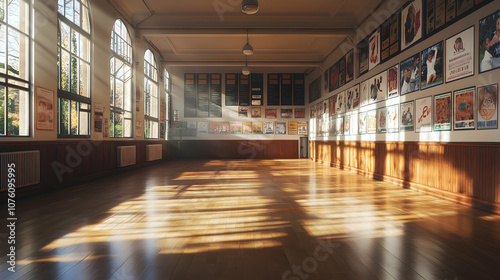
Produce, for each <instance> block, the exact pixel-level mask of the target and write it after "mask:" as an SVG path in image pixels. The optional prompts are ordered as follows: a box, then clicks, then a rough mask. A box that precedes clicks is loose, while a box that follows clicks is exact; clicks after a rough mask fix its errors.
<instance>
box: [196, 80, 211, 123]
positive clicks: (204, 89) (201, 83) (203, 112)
mask: <svg viewBox="0 0 500 280" xmlns="http://www.w3.org/2000/svg"><path fill="white" fill-rule="evenodd" d="M209 110H210V79H209V77H208V74H198V117H208V116H209Z"/></svg>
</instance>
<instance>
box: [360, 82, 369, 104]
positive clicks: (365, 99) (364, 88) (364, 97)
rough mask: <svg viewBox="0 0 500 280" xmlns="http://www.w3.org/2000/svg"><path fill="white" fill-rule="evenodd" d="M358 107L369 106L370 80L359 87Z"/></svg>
mask: <svg viewBox="0 0 500 280" xmlns="http://www.w3.org/2000/svg"><path fill="white" fill-rule="evenodd" d="M359 90H360V95H359V105H360V107H362V106H366V105H368V104H370V80H365V81H363V82H362V83H361V84H360V85H359Z"/></svg>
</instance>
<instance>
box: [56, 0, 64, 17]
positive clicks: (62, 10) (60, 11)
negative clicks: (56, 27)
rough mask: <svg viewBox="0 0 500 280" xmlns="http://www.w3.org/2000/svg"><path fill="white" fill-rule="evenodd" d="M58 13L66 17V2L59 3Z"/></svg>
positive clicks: (59, 1) (61, 0)
mask: <svg viewBox="0 0 500 280" xmlns="http://www.w3.org/2000/svg"><path fill="white" fill-rule="evenodd" d="M57 12H58V13H60V14H61V15H64V0H58V1H57Z"/></svg>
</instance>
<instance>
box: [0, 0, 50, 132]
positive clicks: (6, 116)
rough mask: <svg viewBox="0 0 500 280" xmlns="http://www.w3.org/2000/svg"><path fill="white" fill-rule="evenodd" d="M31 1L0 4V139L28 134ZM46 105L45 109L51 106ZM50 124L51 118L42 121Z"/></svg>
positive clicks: (16, 0)
mask: <svg viewBox="0 0 500 280" xmlns="http://www.w3.org/2000/svg"><path fill="white" fill-rule="evenodd" d="M30 14H31V6H30V1H27V0H10V1H0V136H2V137H3V136H29V134H30V99H31V98H30V92H31V87H30V72H31V70H30V52H31V51H30V50H31V43H30V22H31V20H30ZM49 103H50V102H46V103H45V104H47V106H52V104H49ZM44 120H46V121H47V122H53V119H52V116H49V115H48V114H47V116H46V118H44Z"/></svg>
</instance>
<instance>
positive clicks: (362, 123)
mask: <svg viewBox="0 0 500 280" xmlns="http://www.w3.org/2000/svg"><path fill="white" fill-rule="evenodd" d="M366 124H367V114H366V112H359V115H358V133H359V135H363V134H365V133H366Z"/></svg>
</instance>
